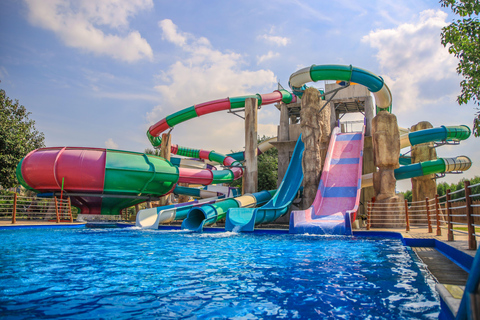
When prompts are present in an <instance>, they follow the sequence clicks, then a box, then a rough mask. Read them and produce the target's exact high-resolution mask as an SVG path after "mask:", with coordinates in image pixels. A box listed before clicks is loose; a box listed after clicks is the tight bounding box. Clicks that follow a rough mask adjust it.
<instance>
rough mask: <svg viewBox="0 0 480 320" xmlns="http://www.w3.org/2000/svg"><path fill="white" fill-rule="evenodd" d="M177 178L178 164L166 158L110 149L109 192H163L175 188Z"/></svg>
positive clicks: (107, 183) (106, 179)
mask: <svg viewBox="0 0 480 320" xmlns="http://www.w3.org/2000/svg"><path fill="white" fill-rule="evenodd" d="M139 155H140V156H139ZM177 181H178V168H176V167H175V166H173V165H172V164H171V163H170V162H168V161H166V160H165V159H163V158H160V157H157V156H154V155H146V154H141V153H134V152H126V151H125V152H123V151H118V150H107V156H106V163H105V181H104V192H105V193H111V194H122V193H123V194H138V195H140V194H154V195H163V194H166V193H168V192H169V191H170V190H172V188H173V186H174V185H175V184H176V182H177Z"/></svg>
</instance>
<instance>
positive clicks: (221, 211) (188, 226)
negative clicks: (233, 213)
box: [182, 191, 275, 232]
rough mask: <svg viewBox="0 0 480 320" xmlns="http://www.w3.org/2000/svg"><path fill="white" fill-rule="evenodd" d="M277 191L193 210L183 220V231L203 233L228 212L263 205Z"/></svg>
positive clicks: (259, 193)
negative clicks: (232, 209) (206, 227)
mask: <svg viewBox="0 0 480 320" xmlns="http://www.w3.org/2000/svg"><path fill="white" fill-rule="evenodd" d="M274 193H275V191H260V192H255V193H251V194H244V195H243V196H240V197H238V198H234V199H226V200H224V201H218V202H216V203H214V204H206V205H202V206H201V207H195V208H192V209H191V210H190V211H189V212H188V215H187V218H186V219H184V220H183V223H182V230H190V231H194V232H202V230H203V228H204V227H205V226H207V225H210V224H213V223H215V222H217V221H218V220H220V219H223V218H225V215H226V213H227V210H229V209H231V208H251V207H255V206H259V205H263V204H264V203H266V202H267V201H268V200H270V199H271V198H272V195H273V194H274Z"/></svg>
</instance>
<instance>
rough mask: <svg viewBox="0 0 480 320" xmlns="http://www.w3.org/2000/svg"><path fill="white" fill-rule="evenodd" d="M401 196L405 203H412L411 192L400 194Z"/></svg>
mask: <svg viewBox="0 0 480 320" xmlns="http://www.w3.org/2000/svg"><path fill="white" fill-rule="evenodd" d="M400 193H402V194H403V197H404V198H405V200H407V202H412V190H407V191H405V192H400Z"/></svg>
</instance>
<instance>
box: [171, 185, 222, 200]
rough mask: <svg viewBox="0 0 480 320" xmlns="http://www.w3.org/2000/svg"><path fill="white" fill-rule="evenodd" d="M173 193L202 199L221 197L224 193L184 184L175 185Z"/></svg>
mask: <svg viewBox="0 0 480 320" xmlns="http://www.w3.org/2000/svg"><path fill="white" fill-rule="evenodd" d="M173 193H174V194H181V195H185V196H189V197H195V198H202V199H205V198H214V197H220V196H223V195H224V194H223V193H221V192H216V191H210V190H204V189H199V188H190V187H182V186H175V189H173Z"/></svg>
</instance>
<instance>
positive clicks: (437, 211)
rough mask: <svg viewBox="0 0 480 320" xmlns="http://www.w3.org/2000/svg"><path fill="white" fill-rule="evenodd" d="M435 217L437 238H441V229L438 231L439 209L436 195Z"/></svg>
mask: <svg viewBox="0 0 480 320" xmlns="http://www.w3.org/2000/svg"><path fill="white" fill-rule="evenodd" d="M435 215H436V218H437V236H441V235H442V229H440V207H439V204H438V194H436V195H435Z"/></svg>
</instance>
